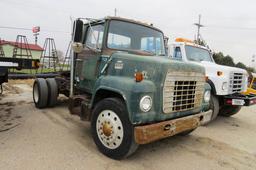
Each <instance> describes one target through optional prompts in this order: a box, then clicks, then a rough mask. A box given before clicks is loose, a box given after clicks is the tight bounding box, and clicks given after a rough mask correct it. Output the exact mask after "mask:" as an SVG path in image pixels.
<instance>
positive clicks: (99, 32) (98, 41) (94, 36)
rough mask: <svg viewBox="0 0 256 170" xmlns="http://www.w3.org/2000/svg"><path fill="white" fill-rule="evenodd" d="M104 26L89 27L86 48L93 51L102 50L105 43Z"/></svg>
mask: <svg viewBox="0 0 256 170" xmlns="http://www.w3.org/2000/svg"><path fill="white" fill-rule="evenodd" d="M103 31H104V26H103V25H95V26H92V27H88V31H87V36H86V43H85V44H86V46H88V47H90V48H93V49H101V47H102V41H103Z"/></svg>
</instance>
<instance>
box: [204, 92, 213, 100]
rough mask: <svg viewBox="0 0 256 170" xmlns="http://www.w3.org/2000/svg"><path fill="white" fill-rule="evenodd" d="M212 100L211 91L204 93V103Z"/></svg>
mask: <svg viewBox="0 0 256 170" xmlns="http://www.w3.org/2000/svg"><path fill="white" fill-rule="evenodd" d="M210 98H211V92H210V91H209V90H207V91H205V92H204V101H205V102H209V101H210Z"/></svg>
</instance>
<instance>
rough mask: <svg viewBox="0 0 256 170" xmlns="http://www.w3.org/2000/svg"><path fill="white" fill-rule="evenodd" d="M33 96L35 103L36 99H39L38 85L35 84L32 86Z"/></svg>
mask: <svg viewBox="0 0 256 170" xmlns="http://www.w3.org/2000/svg"><path fill="white" fill-rule="evenodd" d="M33 97H34V101H35V103H37V102H38V100H39V91H38V86H37V84H35V86H34V88H33Z"/></svg>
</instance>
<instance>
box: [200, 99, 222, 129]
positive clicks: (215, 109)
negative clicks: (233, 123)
mask: <svg viewBox="0 0 256 170" xmlns="http://www.w3.org/2000/svg"><path fill="white" fill-rule="evenodd" d="M210 109H211V110H212V117H211V120H210V121H209V122H206V123H205V124H204V125H207V124H209V123H210V122H212V121H213V120H214V119H216V117H217V116H218V114H219V111H220V103H219V99H218V97H217V96H215V95H213V94H212V95H211V98H210Z"/></svg>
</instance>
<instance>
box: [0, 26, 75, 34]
mask: <svg viewBox="0 0 256 170" xmlns="http://www.w3.org/2000/svg"><path fill="white" fill-rule="evenodd" d="M1 28H2V29H12V30H25V31H32V28H23V27H11V26H0V29H1ZM41 32H59V33H70V32H68V31H60V30H48V29H45V30H41Z"/></svg>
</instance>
